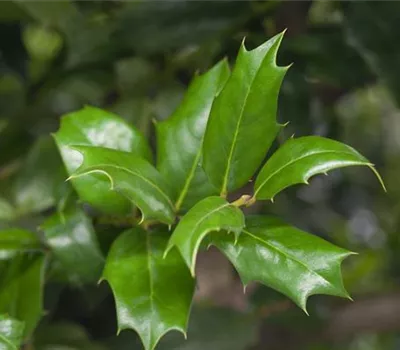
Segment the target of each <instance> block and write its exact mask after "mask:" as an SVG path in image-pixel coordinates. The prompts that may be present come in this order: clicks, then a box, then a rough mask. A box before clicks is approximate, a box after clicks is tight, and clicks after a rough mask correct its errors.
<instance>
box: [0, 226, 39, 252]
mask: <svg viewBox="0 0 400 350" xmlns="http://www.w3.org/2000/svg"><path fill="white" fill-rule="evenodd" d="M41 248H42V246H41V243H40V241H39V239H38V237H37V236H36V234H35V233H33V232H30V231H27V230H23V229H19V228H9V229H4V230H0V260H5V259H11V258H12V257H14V256H15V255H16V254H18V253H20V252H28V251H38V250H40V249H41Z"/></svg>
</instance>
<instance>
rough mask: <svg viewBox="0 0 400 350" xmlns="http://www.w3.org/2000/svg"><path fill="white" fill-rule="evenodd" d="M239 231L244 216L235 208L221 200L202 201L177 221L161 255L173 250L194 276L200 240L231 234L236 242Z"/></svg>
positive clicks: (210, 198) (219, 198) (215, 198)
mask: <svg viewBox="0 0 400 350" xmlns="http://www.w3.org/2000/svg"><path fill="white" fill-rule="evenodd" d="M243 227H244V216H243V213H242V211H241V210H240V209H239V208H238V207H235V206H234V205H232V204H231V203H229V202H227V201H226V200H225V199H223V198H221V197H209V198H206V199H203V200H202V201H201V202H199V203H197V204H196V205H195V206H194V207H193V208H192V209H190V210H189V211H188V213H187V214H186V215H185V216H184V217H183V218H182V219H181V221H180V222H179V224H178V226H177V227H176V229H175V231H174V233H173V234H172V236H171V238H170V240H169V242H168V247H167V250H166V251H165V254H167V253H168V252H169V251H170V250H171V248H172V247H173V246H176V247H177V249H178V250H179V251H180V253H181V254H182V257H183V259H184V260H185V262H186V265H187V266H188V267H189V268H190V272H191V273H192V275H193V276H194V274H195V265H196V256H197V252H198V250H199V247H200V243H201V241H202V240H203V239H204V237H205V236H206V235H207V234H208V233H210V232H212V231H220V230H224V231H228V232H233V233H234V234H235V236H236V238H237V236H238V235H239V234H240V232H241V231H242V229H243ZM225 233H226V232H224V234H225Z"/></svg>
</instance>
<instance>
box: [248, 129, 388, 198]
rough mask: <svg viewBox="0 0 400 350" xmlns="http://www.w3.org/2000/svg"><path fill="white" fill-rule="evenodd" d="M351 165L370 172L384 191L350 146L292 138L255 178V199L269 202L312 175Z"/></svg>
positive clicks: (327, 140) (318, 139) (306, 138)
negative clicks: (361, 167)
mask: <svg viewBox="0 0 400 350" xmlns="http://www.w3.org/2000/svg"><path fill="white" fill-rule="evenodd" d="M354 165H366V166H368V167H369V168H371V170H372V171H374V173H375V175H376V176H377V177H378V179H379V181H380V182H381V184H382V186H383V188H385V186H384V184H383V182H382V179H381V177H380V176H379V174H378V172H377V171H376V170H375V168H374V166H373V164H371V163H370V162H369V161H368V159H366V158H365V157H363V156H362V155H361V154H360V153H358V152H357V151H356V150H354V149H353V148H351V147H350V146H347V145H345V144H343V143H340V142H338V141H334V140H330V139H327V138H323V137H319V136H306V137H300V138H298V139H295V138H291V139H289V140H288V141H286V143H285V144H284V145H283V146H282V147H281V148H279V149H278V150H277V151H276V152H275V153H274V154H273V155H272V156H271V158H270V159H269V160H268V161H267V163H266V164H265V165H264V167H263V168H262V169H261V171H260V173H259V175H258V176H257V180H256V184H255V194H254V197H255V198H257V199H271V200H272V199H273V198H274V196H275V195H276V194H277V193H279V192H280V191H282V190H283V189H285V188H286V187H289V186H291V185H294V184H299V183H306V184H307V183H308V182H307V181H308V179H309V178H310V177H311V176H313V175H316V174H319V173H326V172H327V171H329V170H332V169H336V168H343V167H347V166H354Z"/></svg>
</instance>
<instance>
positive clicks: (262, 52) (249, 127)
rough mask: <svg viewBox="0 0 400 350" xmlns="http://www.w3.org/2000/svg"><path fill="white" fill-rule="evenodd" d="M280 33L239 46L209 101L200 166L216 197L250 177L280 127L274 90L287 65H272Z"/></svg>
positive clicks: (276, 93)
mask: <svg viewBox="0 0 400 350" xmlns="http://www.w3.org/2000/svg"><path fill="white" fill-rule="evenodd" d="M282 37H283V33H281V34H279V35H277V36H275V37H273V38H272V39H270V40H268V41H267V42H266V43H264V44H263V45H261V46H259V47H257V48H256V49H254V50H252V51H247V50H246V48H245V46H244V44H243V45H242V46H241V48H240V51H239V54H238V58H237V61H236V65H235V68H234V69H233V72H232V75H231V76H230V78H229V79H228V82H227V83H226V85H225V87H224V88H223V90H222V91H221V93H220V94H219V95H218V96H217V98H216V99H215V101H214V103H213V106H212V109H211V114H210V119H209V122H208V125H207V129H206V133H205V137H204V144H203V167H204V170H205V172H206V174H207V175H208V177H209V179H210V181H211V183H212V184H213V185H214V186H216V187H217V188H218V189H219V190H220V192H221V194H222V195H226V193H227V192H230V191H233V190H235V189H237V188H239V187H241V186H242V185H244V184H245V183H246V182H247V181H248V180H249V179H250V177H251V176H252V175H253V174H254V172H255V171H256V169H257V168H258V167H259V165H260V163H261V161H262V160H263V158H264V157H265V154H266V152H267V150H268V148H269V147H270V145H271V143H272V142H273V140H274V139H275V137H276V135H277V133H278V131H279V130H280V125H279V124H278V123H277V122H276V110H277V102H278V93H279V88H280V86H281V83H282V80H283V77H284V75H285V73H286V71H287V69H288V68H287V67H278V66H277V65H276V63H275V60H276V55H277V51H278V48H279V45H280V42H281V40H282ZM250 148H251V151H249V149H250Z"/></svg>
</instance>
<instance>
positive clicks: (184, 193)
mask: <svg viewBox="0 0 400 350" xmlns="http://www.w3.org/2000/svg"><path fill="white" fill-rule="evenodd" d="M228 76H229V66H228V64H227V62H226V61H222V62H220V63H218V64H217V65H216V66H215V67H213V68H212V69H210V71H208V72H207V73H205V74H203V75H201V76H196V77H195V78H194V80H193V81H192V83H191V85H190V86H189V89H188V92H187V93H186V96H185V98H184V100H183V102H182V104H181V105H180V107H178V109H177V110H176V111H175V113H174V114H173V115H172V116H171V117H170V118H168V119H167V120H165V121H163V122H161V123H158V124H157V146H158V148H157V157H158V161H157V167H158V169H159V170H160V172H161V174H162V175H163V176H164V177H165V178H166V179H167V180H168V181H169V183H170V184H171V186H172V188H173V191H174V195H175V199H176V203H175V207H176V209H177V210H179V209H180V208H181V207H184V208H190V206H192V205H193V204H194V203H196V202H198V201H199V200H200V199H202V198H204V197H207V196H209V195H212V194H216V189H215V188H213V186H211V184H210V183H209V182H208V180H207V177H206V175H205V173H204V171H203V169H202V167H201V146H202V142H203V137H204V132H205V129H206V125H207V120H208V116H209V114H210V110H211V105H212V103H213V101H214V97H215V96H216V95H217V94H218V92H219V91H220V90H221V88H222V87H223V86H224V84H225V82H226V80H227V78H228ZM172 155H174V156H172Z"/></svg>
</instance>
